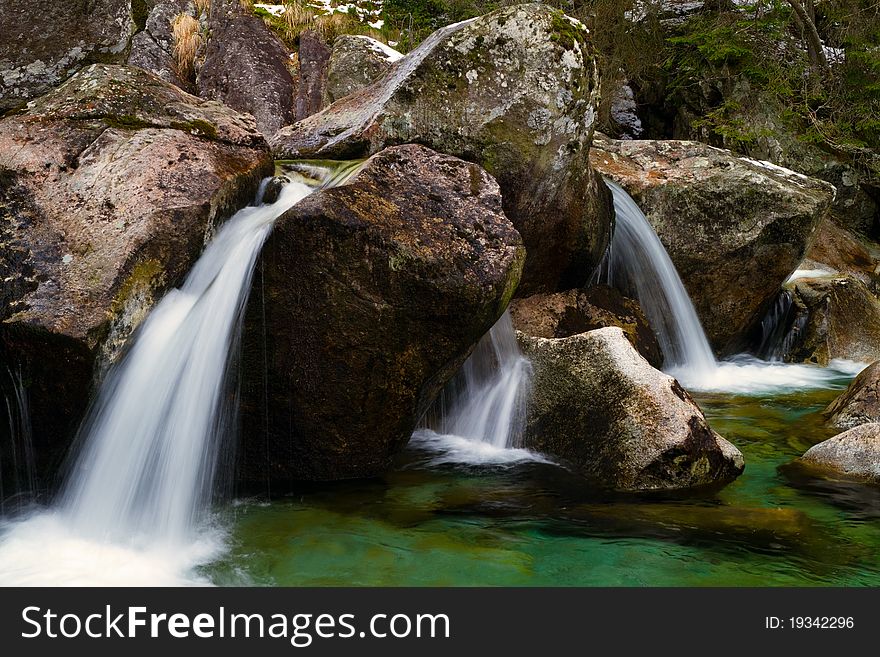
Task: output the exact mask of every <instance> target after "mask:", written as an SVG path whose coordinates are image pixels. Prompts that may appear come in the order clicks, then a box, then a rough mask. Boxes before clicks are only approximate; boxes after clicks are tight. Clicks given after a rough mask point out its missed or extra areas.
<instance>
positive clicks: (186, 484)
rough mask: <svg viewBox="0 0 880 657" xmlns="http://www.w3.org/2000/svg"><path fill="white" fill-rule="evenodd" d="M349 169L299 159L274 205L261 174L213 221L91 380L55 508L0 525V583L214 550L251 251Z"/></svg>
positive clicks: (171, 560)
mask: <svg viewBox="0 0 880 657" xmlns="http://www.w3.org/2000/svg"><path fill="white" fill-rule="evenodd" d="M353 171H354V168H353V167H352V166H347V167H343V168H342V169H340V170H339V171H335V172H334V171H330V170H329V169H324V168H321V167H307V168H306V173H307V174H310V175H311V176H314V177H315V178H316V180H310V179H309V178H306V177H302V178H301V179H300V180H298V181H295V182H290V183H288V184H286V185H284V186H283V187H282V188H281V190H280V192H279V196H278V198H277V200H276V201H275V202H274V203H262V202H261V201H262V195H263V193H264V190H265V188H266V184H267V183H268V180H267V181H264V183H263V185H261V188H260V193H259V195H258V199H257V204H256V205H252V206H249V207H247V208H244V209H242V210H241V211H239V212H238V213H236V214H235V215H234V216H233V217H232V218H230V219H229V221H227V222H226V223H225V224H224V225H223V226H222V227H221V228H220V230H219V231H218V233H217V235H216V237H215V238H214V239H213V240H212V241H211V242H210V243H209V244H208V246H207V247H206V248H205V251H204V253H203V254H202V256H201V257H200V258H199V260H198V261H197V262H196V264H195V266H194V267H193V269H192V270H191V271H190V273H189V275H188V276H187V278H186V281H185V282H184V284H183V285H182V286H181V287H180V288H179V289H174V290H172V291H170V292H169V293H168V294H166V295H165V297H164V298H163V299H162V301H161V302H160V303H159V304H158V305H157V306H156V307H155V308H154V309H153V310H152V311H151V312H150V314H149V316H148V317H147V319H146V320H145V321H144V323H143V324H142V326H141V327H139V329H138V331H137V334H136V335H135V336H133V339H132V340H131V342H130V347H129V348H128V350H127V352H126V353H125V355H124V356H123V357H122V359H121V360H120V361H119V362H118V363H117V364H115V365H114V366H113V367H112V368H111V370H110V372H109V373H108V375H107V377H106V379H105V380H104V381H103V383H102V384H101V387H100V389H99V391H98V393H97V397H96V399H95V401H94V403H93V404H92V406H91V408H90V410H89V412H88V414H87V417H86V419H85V421H84V422H83V424H82V426H81V428H80V435H79V438H78V440H77V443H78V444H80V445H81V447H80V449H79V452H78V453H77V455H76V458H75V461H74V462H73V465H72V467H71V469H70V471H69V473H68V475H67V479H66V482H65V485H64V486H63V489H62V492H61V495H60V497H59V500H58V501H57V503H56V505H55V506H54V508H52V509H50V510H48V511H45V512H42V513H38V514H36V515H35V516H32V517H31V518H29V519H27V520H25V521H23V522H20V523H17V524H15V525H14V526H12V527H7V528H6V532H5V534H6V535H5V536H3V542H2V545H0V564H2V565H0V580H2V581H3V583H10V582H12V583H31V578H32V577H33V576H43V577H46V578H47V579H46V581H49V582H56V583H57V582H68V583H73V584H79V583H95V582H99V583H115V582H114V581H113V580H112V579H111V580H110V581H108V580H107V578H106V577H105V574H106V573H111V572H112V573H115V574H116V575H119V576H121V577H123V581H125V582H132V581H133V582H139V581H141V578H143V579H144V580H145V583H161V582H166V583H175V582H176V581H177V578H178V577H180V576H181V574H182V573H186V572H187V571H188V568H189V566H191V565H192V563H194V562H198V561H200V560H203V559H204V558H206V557H207V556H208V555H210V554H211V553H212V552H213V551H214V549H215V548H216V544H217V541H216V540H215V539H216V537H213V538H211V537H210V536H209V534H206V533H205V532H204V531H203V530H204V527H205V523H206V520H207V516H208V514H209V511H210V507H211V502H212V498H213V493H214V487H215V478H216V471H217V465H218V459H219V458H220V454H221V451H222V448H223V447H224V441H225V440H226V439H227V438H228V437H229V436H230V434H231V431H232V424H233V423H234V418H235V411H236V408H235V402H236V395H235V394H234V387H233V386H231V385H230V383H231V382H230V381H228V377H227V371H228V370H229V365H230V362H231V361H232V360H233V359H234V357H235V355H236V353H237V343H238V339H239V335H240V331H241V322H242V316H243V313H244V308H245V305H246V303H247V298H248V293H249V291H250V287H251V279H252V276H253V271H254V267H255V264H256V260H257V257H258V255H259V253H260V250H261V248H262V246H263V243H264V242H265V240H266V238H267V237H268V236H269V233H270V232H271V230H272V226H273V224H274V221H275V220H276V219H277V218H278V217H279V216H281V215H282V214H283V213H284V212H285V211H287V210H288V209H290V208H291V207H292V206H293V205H295V204H296V203H297V202H299V201H300V200H302V199H303V198H305V197H306V196H308V195H309V194H310V193H312V192H313V191H314V190H315V189H316V188H317V187H319V186H331V185H334V184H338V183H340V182H342V181H343V180H344V179H345V178H346V177H348V176H350V175H351V174H352V173H353ZM334 174H335V175H334ZM47 552H49V553H51V554H47ZM34 559H39V560H40V562H41V563H39V564H37V563H33V560H34ZM111 563H116V565H117V566H118V567H116V568H107V567H106V566H107V565H108V564H111ZM47 564H49V566H48V568H47ZM126 571H128V572H126ZM169 578H170V579H169ZM151 580H152V582H151Z"/></svg>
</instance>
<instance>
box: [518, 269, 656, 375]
mask: <svg viewBox="0 0 880 657" xmlns="http://www.w3.org/2000/svg"><path fill="white" fill-rule="evenodd" d="M510 315H511V318H512V319H513V325H514V327H515V328H516V330H518V331H521V332H522V333H525V334H526V335H529V336H532V337H535V338H567V337H569V336H572V335H576V334H577V333H585V332H586V331H592V330H595V329H599V328H605V327H607V326H617V327H618V328H620V329H622V330H623V333H624V335H626V339H627V340H629V341H630V342H631V343H632V345H633V346H634V347H635V348H636V349H637V350H638V351H639V353H640V354H642V356H644V357H645V359H646V360H647V361H648V363H650V364H651V366H652V367H658V368H659V367H660V366H661V365H662V364H663V353H662V351H661V350H660V344H659V343H658V342H657V336H656V335H654V331H652V330H651V327H650V325H649V324H648V320H647V318H646V317H645V315H644V313H643V312H642V309H641V307H640V306H639V304H638V302H637V301H635V300H633V299H628V298H627V297H624V296H623V295H622V294H621V293H620V292H618V291H617V290H615V289H614V288H612V287H608V286H607V285H596V286H593V287H590V288H587V289H584V290H568V291H566V292H556V293H553V294H534V295H532V296H530V297H526V298H523V299H514V300H513V301H512V302H511V303H510Z"/></svg>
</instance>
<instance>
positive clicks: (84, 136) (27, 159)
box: [0, 65, 273, 470]
mask: <svg viewBox="0 0 880 657" xmlns="http://www.w3.org/2000/svg"><path fill="white" fill-rule="evenodd" d="M0 163H2V164H0V276H2V278H3V280H4V285H3V287H2V296H0V361H2V362H4V363H5V364H8V366H9V367H10V368H11V369H13V370H14V371H16V372H19V371H20V372H21V379H22V380H23V381H24V382H25V384H26V386H25V387H26V390H25V393H26V394H27V395H28V398H29V406H30V409H31V417H32V421H33V436H34V441H35V446H36V449H35V453H36V454H38V455H39V457H40V458H42V459H44V461H43V463H42V465H43V466H44V468H42V469H43V470H45V469H46V467H47V466H48V464H49V463H54V462H55V458H56V457H57V456H58V452H59V450H61V451H63V449H64V448H65V447H66V446H67V442H66V441H67V439H68V438H69V437H70V435H71V432H72V431H73V430H74V429H75V428H76V425H77V424H78V423H79V420H80V418H81V415H82V413H83V410H84V408H85V406H86V403H87V401H88V394H89V391H90V389H91V384H92V381H93V378H94V375H95V373H96V371H97V372H98V373H100V372H101V371H103V369H104V368H105V367H106V365H107V364H108V363H109V362H110V361H112V360H113V359H114V358H115V357H116V355H117V354H118V353H119V350H120V349H121V348H122V346H123V345H124V343H125V339H126V338H127V336H128V335H129V334H130V333H131V331H132V330H134V328H135V327H136V326H137V325H138V323H139V322H140V321H141V320H142V319H143V318H144V316H145V315H146V313H147V312H148V310H149V309H150V307H151V306H152V304H153V303H154V301H155V300H156V299H157V298H158V297H159V296H160V295H161V294H162V292H163V291H164V290H165V289H166V288H167V287H169V286H170V285H172V284H175V283H177V282H179V280H181V279H182V277H183V276H184V275H185V274H186V272H187V271H188V270H189V268H190V266H191V265H192V263H193V262H194V260H195V259H196V257H197V256H198V255H199V253H200V252H201V250H202V247H203V245H204V242H205V239H206V237H207V236H208V235H209V234H210V232H211V231H212V229H213V226H214V225H215V224H216V223H218V222H219V221H220V220H222V219H223V218H224V217H226V216H228V215H230V214H231V213H232V212H234V211H235V210H237V209H238V208H239V207H241V206H243V205H246V204H247V203H248V201H249V200H250V199H252V198H253V195H254V193H255V191H256V188H257V186H258V184H259V181H260V179H261V178H262V177H263V176H265V175H267V174H270V173H271V172H272V168H273V167H272V160H271V155H270V154H269V151H268V147H267V144H266V142H265V140H264V139H263V138H262V137H261V136H260V134H259V133H258V132H257V130H256V127H255V126H254V123H253V119H251V118H250V117H248V116H245V115H240V114H237V113H236V112H234V111H232V110H230V109H228V108H226V107H223V106H222V105H220V104H218V103H214V102H208V101H204V100H201V99H199V98H196V97H194V96H190V95H188V94H186V93H184V92H183V91H181V90H180V89H178V88H177V87H174V86H172V85H170V84H168V83H166V82H163V81H162V80H160V79H159V78H157V77H155V76H153V75H151V74H150V73H147V72H146V71H143V70H141V69H139V68H134V67H128V66H118V65H93V66H90V67H88V68H86V69H83V70H82V71H80V72H79V73H77V74H75V75H74V76H73V77H72V78H70V79H69V80H68V81H67V82H66V83H64V84H63V85H62V86H60V87H59V88H58V89H56V90H54V91H53V92H51V93H50V94H48V95H46V96H43V97H42V98H39V99H37V100H35V101H32V102H31V103H30V104H29V105H28V108H27V110H26V111H25V112H22V113H18V114H16V115H15V116H11V117H7V118H6V119H3V120H2V121H0ZM5 427H6V423H5V422H4V421H2V419H0V432H2V431H4V430H5ZM2 444H3V440H2V438H0V445H2Z"/></svg>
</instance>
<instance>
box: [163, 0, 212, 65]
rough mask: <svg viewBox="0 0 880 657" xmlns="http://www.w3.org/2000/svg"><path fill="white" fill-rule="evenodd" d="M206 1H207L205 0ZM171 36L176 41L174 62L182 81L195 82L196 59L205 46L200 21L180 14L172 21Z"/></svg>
mask: <svg viewBox="0 0 880 657" xmlns="http://www.w3.org/2000/svg"><path fill="white" fill-rule="evenodd" d="M203 1H205V0H203ZM171 34H172V36H173V39H174V62H175V63H176V65H177V75H178V76H180V79H181V80H184V81H186V82H194V81H195V77H196V69H197V67H196V59H197V57H198V55H199V51H200V50H201V49H202V46H203V45H204V38H203V37H202V32H201V28H200V26H199V21H198V20H196V19H195V18H193V17H192V16H190V15H189V14H178V15H177V16H175V17H174V19H173V20H172V21H171Z"/></svg>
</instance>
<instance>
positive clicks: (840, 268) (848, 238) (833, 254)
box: [800, 219, 880, 289]
mask: <svg viewBox="0 0 880 657" xmlns="http://www.w3.org/2000/svg"><path fill="white" fill-rule="evenodd" d="M800 269H826V270H829V271H832V272H838V273H841V274H850V275H852V276H854V277H855V278H858V279H859V280H860V281H862V282H863V283H864V284H865V285H867V286H868V287H871V288H873V289H876V288H877V285H878V282H880V263H878V261H877V260H876V259H875V258H874V256H873V255H871V252H870V251H869V250H868V249H867V248H866V246H865V244H863V243H862V241H861V240H860V239H858V238H857V237H856V236H854V235H853V234H852V233H850V232H849V231H846V230H844V229H842V228H841V227H840V226H838V225H837V224H836V223H835V222H834V221H832V220H831V219H824V220H823V221H822V222H821V223H820V224H819V229H818V230H817V231H816V237H815V239H814V240H813V244H812V246H811V247H810V250H809V251H807V255H806V259H805V260H804V262H803V263H801V265H800Z"/></svg>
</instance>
